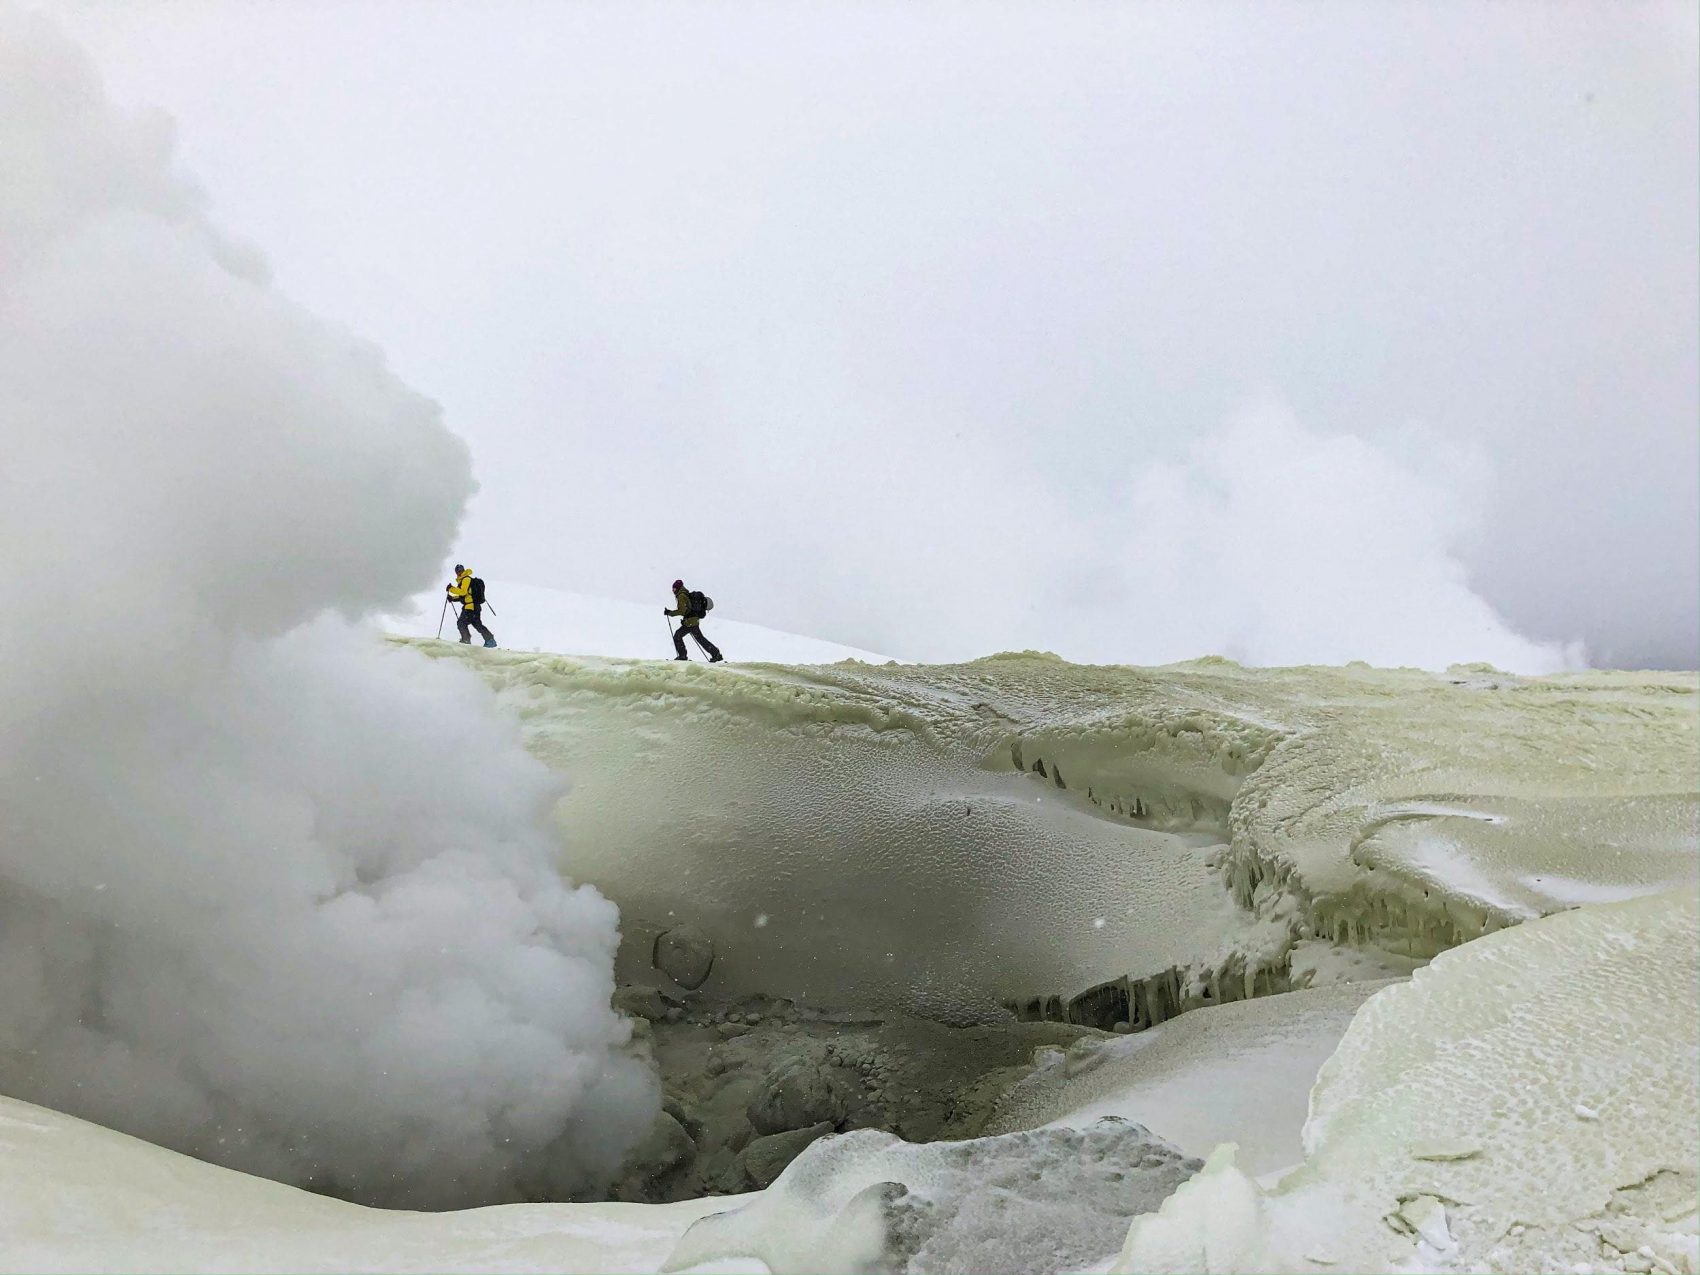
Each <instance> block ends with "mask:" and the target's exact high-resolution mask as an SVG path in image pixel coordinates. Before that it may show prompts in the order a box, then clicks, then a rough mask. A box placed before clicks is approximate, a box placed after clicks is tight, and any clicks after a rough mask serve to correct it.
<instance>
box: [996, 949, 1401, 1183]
mask: <svg viewBox="0 0 1700 1275" xmlns="http://www.w3.org/2000/svg"><path fill="white" fill-rule="evenodd" d="M1388 985H1389V983H1388V981H1386V980H1376V981H1374V982H1367V983H1341V984H1336V985H1334V986H1330V987H1315V988H1307V989H1305V990H1303V991H1297V992H1288V993H1286V994H1285V995H1280V996H1262V997H1259V998H1258V999H1256V1000H1252V1001H1241V1002H1239V1003H1237V1004H1233V1005H1214V1006H1211V1007H1209V1008H1206V1009H1200V1010H1197V1011H1195V1012H1193V1013H1190V1014H1183V1015H1181V1016H1180V1017H1179V1018H1175V1019H1171V1020H1170V1021H1168V1022H1166V1023H1159V1024H1157V1026H1155V1027H1153V1028H1152V1029H1151V1030H1150V1031H1145V1032H1140V1033H1138V1034H1137V1035H1133V1036H1128V1037H1126V1038H1123V1039H1118V1040H1110V1041H1094V1040H1091V1039H1087V1040H1083V1041H1082V1042H1081V1043H1080V1044H1079V1045H1078V1046H1076V1047H1075V1048H1073V1049H1071V1050H1069V1051H1068V1054H1066V1055H1065V1054H1064V1053H1062V1051H1052V1054H1051V1057H1050V1058H1048V1059H1046V1060H1045V1061H1044V1063H1043V1064H1042V1065H1041V1066H1040V1067H1038V1068H1037V1069H1036V1070H1035V1071H1034V1073H1033V1074H1032V1075H1031V1076H1029V1077H1028V1078H1027V1079H1025V1080H1023V1081H1021V1082H1020V1083H1018V1084H1017V1085H1016V1086H1015V1087H1014V1088H1012V1089H1011V1090H1009V1091H1008V1092H1007V1093H1005V1094H1004V1095H1003V1097H1002V1099H1001V1100H1000V1101H999V1103H998V1108H997V1114H996V1115H995V1116H994V1117H993V1119H992V1120H991V1121H990V1122H989V1124H988V1126H987V1130H986V1131H987V1132H988V1133H998V1132H1002V1131H1004V1130H1012V1129H1030V1128H1033V1127H1035V1126H1038V1125H1046V1126H1048V1127H1052V1128H1070V1129H1083V1128H1086V1127H1088V1126H1090V1125H1091V1124H1092V1123H1093V1122H1094V1121H1097V1120H1100V1119H1102V1118H1104V1117H1105V1116H1116V1117H1119V1118H1121V1119H1124V1120H1132V1121H1136V1122H1138V1123H1139V1124H1142V1125H1146V1126H1147V1127H1149V1128H1152V1129H1160V1130H1162V1132H1163V1136H1164V1137H1166V1138H1167V1139H1169V1141H1171V1142H1173V1143H1174V1144H1175V1145H1176V1146H1178V1147H1180V1148H1181V1150H1183V1151H1185V1152H1187V1153H1188V1154H1190V1155H1195V1156H1200V1157H1202V1156H1206V1155H1209V1154H1210V1152H1211V1151H1212V1150H1214V1149H1215V1147H1216V1146H1217V1144H1218V1143H1222V1142H1237V1143H1238V1144H1239V1148H1240V1154H1239V1161H1238V1163H1239V1165H1240V1167H1241V1168H1242V1169H1244V1170H1245V1171H1246V1172H1247V1173H1251V1174H1254V1175H1256V1174H1264V1173H1269V1172H1271V1171H1272V1170H1277V1169H1285V1168H1288V1167H1290V1166H1292V1165H1294V1164H1297V1163H1298V1162H1299V1161H1300V1160H1302V1159H1303V1158H1304V1144H1303V1141H1302V1137H1301V1135H1302V1132H1303V1129H1304V1123H1305V1118H1306V1116H1307V1115H1308V1114H1309V1108H1308V1101H1307V1100H1308V1097H1309V1094H1310V1085H1311V1081H1313V1080H1314V1079H1315V1078H1316V1073H1317V1070H1318V1069H1319V1068H1320V1067H1321V1066H1322V1064H1323V1063H1324V1062H1325V1061H1326V1060H1327V1058H1328V1056H1329V1055H1330V1054H1332V1053H1333V1052H1334V1050H1335V1048H1336V1047H1337V1046H1338V1045H1339V1043H1340V1038H1341V1037H1342V1036H1344V1035H1345V1034H1346V1029H1347V1028H1348V1027H1349V1026H1350V1025H1351V1022H1352V1018H1353V1016H1354V1015H1355V1014H1356V1013H1357V1012H1358V1009H1359V1007H1360V1006H1362V1005H1363V1003H1364V1002H1365V1001H1366V1000H1368V999H1369V998H1370V997H1371V996H1373V995H1375V993H1376V992H1378V991H1380V990H1381V989H1382V988H1383V987H1387V986H1388Z"/></svg>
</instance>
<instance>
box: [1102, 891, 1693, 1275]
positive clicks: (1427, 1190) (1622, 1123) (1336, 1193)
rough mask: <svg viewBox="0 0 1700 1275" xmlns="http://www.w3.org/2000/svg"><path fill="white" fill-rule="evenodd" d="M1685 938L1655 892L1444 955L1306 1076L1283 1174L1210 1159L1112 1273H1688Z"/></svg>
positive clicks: (1689, 929)
mask: <svg viewBox="0 0 1700 1275" xmlns="http://www.w3.org/2000/svg"><path fill="white" fill-rule="evenodd" d="M1697 918H1700V896H1697V895H1696V893H1695V892H1694V891H1693V890H1687V889H1684V890H1675V891H1671V892H1669V893H1666V894H1662V895H1658V896H1655V897H1652V898H1644V899H1635V900H1632V901H1629V902H1626V903H1610V904H1596V905H1592V906H1588V907H1584V908H1581V909H1578V910H1576V911H1572V912H1566V913H1563V914H1561V915H1557V916H1552V917H1548V918H1545V919H1543V920H1540V921H1534V922H1530V923H1529V924H1527V925H1524V926H1520V927H1518V928H1517V929H1514V930H1510V931H1506V932H1503V933H1499V934H1494V935H1489V936H1488V937H1486V938H1483V939H1480V940H1478V941H1476V942H1474V943H1471V944H1468V945H1466V946H1464V947H1461V948H1458V949H1456V950H1454V951H1451V952H1447V953H1444V954H1442V955H1441V956H1440V957H1438V958H1437V959H1436V960H1435V961H1434V962H1433V963H1432V964H1431V965H1429V966H1428V967H1427V968H1425V969H1423V970H1419V971H1418V972H1417V973H1416V975H1415V976H1414V977H1413V978H1412V979H1411V981H1410V982H1408V983H1404V984H1400V985H1398V986H1394V987H1390V988H1387V989H1386V990H1384V991H1382V992H1380V993H1379V994H1377V995H1376V996H1375V997H1374V998H1373V999H1372V1000H1370V1001H1369V1003H1368V1004H1367V1005H1366V1006H1365V1007H1364V1009H1363V1011H1362V1012H1361V1013H1360V1014H1359V1015H1358V1017H1357V1019H1356V1021H1355V1022H1354V1023H1353V1024H1352V1027H1351V1029H1350V1030H1349V1031H1348V1032H1347V1033H1346V1036H1345V1039H1344V1040H1343V1041H1342V1042H1341V1044H1340V1048H1339V1049H1338V1050H1337V1051H1336V1052H1335V1054H1334V1056H1333V1057H1332V1058H1331V1059H1330V1060H1329V1061H1328V1062H1327V1064H1325V1065H1324V1067H1323V1069H1322V1073H1321V1075H1320V1076H1319V1078H1318V1080H1317V1083H1316V1086H1315V1088H1314V1090H1313V1091H1312V1094H1311V1117H1310V1120H1309V1123H1308V1124H1307V1125H1306V1127H1305V1147H1306V1152H1307V1154H1306V1159H1305V1162H1304V1164H1303V1165H1302V1166H1301V1167H1300V1168H1298V1169H1296V1170H1295V1171H1294V1172H1292V1173H1291V1174H1289V1175H1287V1176H1286V1177H1284V1178H1283V1179H1282V1180H1281V1181H1280V1183H1279V1184H1278V1185H1277V1186H1275V1187H1273V1188H1272V1189H1270V1190H1267V1191H1264V1190H1260V1189H1259V1188H1258V1187H1257V1186H1256V1185H1255V1184H1254V1183H1252V1182H1251V1181H1250V1179H1248V1178H1247V1177H1245V1176H1244V1175H1243V1174H1242V1173H1241V1172H1240V1171H1239V1169H1237V1168H1236V1167H1235V1166H1234V1164H1233V1158H1232V1155H1231V1153H1230V1152H1227V1151H1224V1152H1223V1153H1219V1154H1218V1155H1216V1156H1213V1157H1212V1160H1211V1163H1210V1164H1208V1165H1207V1166H1206V1168H1205V1171H1204V1173H1203V1174H1201V1175H1200V1176H1199V1177H1198V1178H1197V1179H1195V1180H1194V1181H1192V1182H1190V1183H1188V1184H1187V1185H1186V1186H1185V1187H1183V1188H1181V1190H1180V1191H1178V1192H1177V1193H1176V1194H1175V1195H1174V1196H1173V1197H1172V1198H1171V1199H1170V1200H1169V1201H1168V1202H1167V1203H1165V1205H1164V1206H1163V1208H1162V1210H1161V1211H1160V1213H1158V1214H1156V1215H1154V1216H1152V1217H1150V1218H1146V1219H1140V1220H1138V1221H1136V1222H1135V1223H1134V1225H1133V1227H1132V1228H1131V1230H1130V1233H1129V1235H1128V1240H1127V1244H1126V1246H1125V1248H1124V1249H1123V1252H1122V1254H1121V1258H1120V1260H1119V1262H1118V1264H1117V1266H1116V1268H1115V1269H1116V1270H1118V1271H1129V1272H1132V1271H1199V1270H1207V1271H1243V1270H1265V1271H1295V1270H1296V1271H1304V1270H1326V1269H1331V1268H1337V1269H1342V1270H1352V1271H1381V1270H1404V1269H1448V1270H1495V1271H1527V1270H1566V1271H1568V1270H1575V1271H1589V1270H1629V1271H1648V1270H1665V1271H1669V1270H1676V1271H1693V1270H1694V1269H1695V1267H1696V1262H1697V1258H1696V1216H1695V1209H1696V1189H1697V1171H1700V1151H1697V1148H1696V1140H1697V1134H1696V1128H1697V1126H1700V1098H1697V1088H1700V1079H1697V1077H1700V1016H1697V1015H1696V1014H1695V1012H1694V1010H1695V1002H1696V999H1697V997H1700V980H1697V978H1696V950H1697V944H1700V924H1697Z"/></svg>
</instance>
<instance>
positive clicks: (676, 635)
mask: <svg viewBox="0 0 1700 1275" xmlns="http://www.w3.org/2000/svg"><path fill="white" fill-rule="evenodd" d="M687 633H689V634H690V635H691V636H692V637H694V638H695V639H696V640H697V645H698V646H700V647H701V648H702V649H703V650H705V651H707V652H708V658H709V659H711V660H718V659H719V658H721V657H720V648H719V647H718V646H716V645H714V643H712V642H710V641H709V640H708V639H707V638H705V637H704V636H703V635H702V630H701V629H699V628H698V627H697V626H696V625H694V624H681V625H680V626H679V627H678V628H676V629H674V630H673V647H674V649H675V650H677V651H678V652H679V658H680V659H681V660H685V659H689V658H690V657H689V656H688V655H686V654H685V634H687Z"/></svg>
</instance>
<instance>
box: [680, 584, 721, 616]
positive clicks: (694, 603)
mask: <svg viewBox="0 0 1700 1275" xmlns="http://www.w3.org/2000/svg"><path fill="white" fill-rule="evenodd" d="M685 596H686V597H688V598H689V599H690V603H691V610H690V616H691V618H692V619H693V620H700V619H702V617H703V616H705V615H707V614H708V613H709V612H710V611H712V610H714V599H713V598H711V597H709V596H708V594H706V593H704V592H703V591H702V590H701V589H692V590H691V591H690V592H689V593H688V594H686V595H685Z"/></svg>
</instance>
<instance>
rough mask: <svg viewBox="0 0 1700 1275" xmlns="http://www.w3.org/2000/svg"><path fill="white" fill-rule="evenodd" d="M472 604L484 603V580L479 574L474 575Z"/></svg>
mask: <svg viewBox="0 0 1700 1275" xmlns="http://www.w3.org/2000/svg"><path fill="white" fill-rule="evenodd" d="M472 605H473V606H475V607H481V606H483V605H484V581H482V580H480V579H479V578H478V577H477V576H473V577H472Z"/></svg>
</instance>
